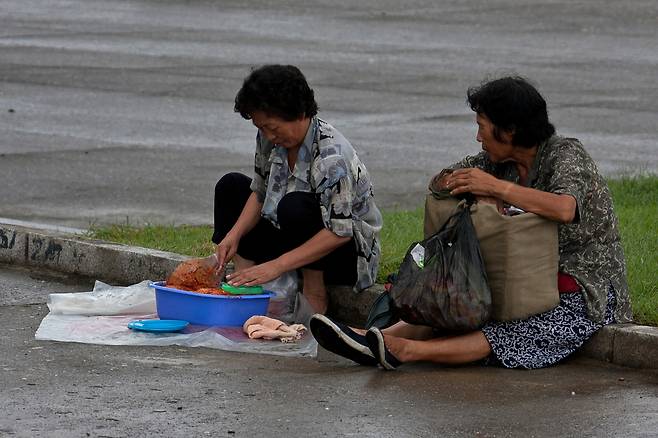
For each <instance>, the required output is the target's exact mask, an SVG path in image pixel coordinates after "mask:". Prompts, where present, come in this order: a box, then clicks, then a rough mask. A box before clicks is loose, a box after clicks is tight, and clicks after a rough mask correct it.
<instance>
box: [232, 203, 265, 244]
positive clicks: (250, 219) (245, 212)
mask: <svg viewBox="0 0 658 438" xmlns="http://www.w3.org/2000/svg"><path fill="white" fill-rule="evenodd" d="M262 208H263V203H262V202H260V201H259V200H258V195H257V194H256V192H252V193H251V195H249V199H247V202H246V204H245V206H244V208H243V209H242V213H240V217H238V220H237V221H236V222H235V225H233V228H231V231H229V234H234V235H236V236H237V237H239V238H242V236H244V235H245V234H247V233H248V232H249V231H251V230H252V229H253V228H254V227H255V226H256V224H257V223H258V221H259V220H260V212H261V209H262Z"/></svg>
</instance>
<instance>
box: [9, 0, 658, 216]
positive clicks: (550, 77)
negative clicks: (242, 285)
mask: <svg viewBox="0 0 658 438" xmlns="http://www.w3.org/2000/svg"><path fill="white" fill-rule="evenodd" d="M657 24H658V3H656V2H655V1H653V0H646V1H641V0H636V1H626V2H619V1H613V0H584V1H569V2H545V1H538V0H537V1H531V2H527V1H519V0H505V1H495V2H486V3H483V2H481V1H476V0H466V1H461V0H460V1H456V0H452V1H442V2H435V1H429V0H413V1H406V2H397V1H392V0H385V1H381V0H377V1H374V0H367V1H358V2H357V1H345V0H342V1H341V0H339V1H332V2H326V1H319V0H310V1H305V2H303V3H299V2H293V1H278V0H277V1H270V0H255V1H250V2H247V3H245V2H242V1H204V0H193V1H174V0H158V1H148V0H132V1H123V0H102V1H101V0H51V1H48V2H42V1H36V0H0V199H2V200H3V202H2V203H0V217H11V218H14V219H28V220H35V221H38V222H45V223H54V224H59V225H68V226H75V227H83V228H84V227H87V226H88V225H89V224H90V223H92V224H93V223H108V222H109V223H113V222H120V223H123V222H126V221H129V222H130V223H142V222H144V221H149V222H157V223H167V224H171V223H210V222H211V221H212V216H211V213H210V210H211V206H212V188H213V186H214V183H215V181H216V180H217V179H218V177H219V176H221V175H222V174H223V173H225V172H227V171H229V170H242V171H246V172H249V171H250V168H251V163H252V153H253V142H254V135H255V131H254V128H253V127H252V126H251V125H250V123H248V122H246V121H243V120H242V119H241V118H240V117H239V116H238V115H236V114H234V113H233V110H232V108H233V105H232V101H233V97H234V95H235V92H236V91H237V89H238V88H239V86H240V84H241V81H242V79H243V77H244V76H245V75H246V74H247V73H248V72H249V69H250V68H251V67H252V66H255V65H259V64H262V63H275V62H278V63H293V64H297V65H299V66H300V67H301V68H302V70H303V71H304V72H305V73H306V74H307V76H308V78H309V81H310V82H311V84H312V85H313V86H314V87H315V90H316V93H317V98H318V101H319V103H320V107H321V114H322V116H323V117H324V118H326V119H327V120H329V121H331V122H332V123H333V124H334V125H335V126H337V127H338V128H339V129H340V130H342V131H343V133H344V134H345V135H346V136H347V137H348V138H350V139H351V140H352V141H353V143H354V144H355V145H356V147H357V148H358V150H359V151H360V153H361V155H362V156H363V159H364V161H365V162H366V164H367V166H368V167H369V169H370V171H371V173H372V174H373V175H374V180H375V184H376V189H377V196H378V200H379V204H380V205H382V206H383V207H385V208H393V207H396V206H401V207H411V206H417V205H420V203H421V195H422V193H423V192H424V189H425V186H426V181H427V179H428V177H429V176H431V175H432V174H433V173H434V172H435V171H436V170H437V169H439V168H440V167H442V166H444V165H446V164H448V163H450V162H453V161H455V160H456V159H458V158H459V157H461V156H462V155H464V154H465V153H467V152H476V151H477V150H478V147H479V146H478V145H477V143H476V142H475V140H474V136H475V128H474V124H473V115H472V114H471V112H470V110H468V108H467V107H466V105H465V103H464V96H465V91H466V88H467V87H468V86H470V85H474V84H477V83H479V82H480V81H481V80H482V79H483V78H484V77H485V76H487V75H500V74H505V73H510V72H516V73H519V74H522V75H525V76H528V77H530V78H532V79H533V80H535V81H536V83H537V84H538V86H539V88H540V89H541V91H542V92H543V93H544V94H545V95H546V97H547V99H548V101H549V106H550V113H551V116H552V119H553V121H554V122H555V124H556V125H557V126H558V128H559V131H560V132H562V133H563V134H567V135H571V136H576V137H579V138H580V139H581V140H582V141H583V142H584V144H585V145H586V147H587V148H588V150H589V151H590V152H591V154H592V155H593V156H594V158H595V159H596V160H597V161H598V163H599V164H600V167H601V168H602V169H603V171H605V172H606V174H609V175H610V174H616V173H619V172H628V171H638V170H640V171H641V170H649V171H654V172H656V171H657V169H658V153H656V151H657V149H658V148H657V146H656V141H655V139H656V137H658V124H657V123H656V114H658V87H656V69H657V64H658V25H657Z"/></svg>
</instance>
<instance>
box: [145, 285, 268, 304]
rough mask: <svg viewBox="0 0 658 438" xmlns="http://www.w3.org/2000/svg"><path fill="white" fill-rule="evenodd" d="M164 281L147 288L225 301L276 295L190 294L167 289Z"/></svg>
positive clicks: (170, 288) (185, 291) (189, 292)
mask: <svg viewBox="0 0 658 438" xmlns="http://www.w3.org/2000/svg"><path fill="white" fill-rule="evenodd" d="M164 283H165V282H164V281H152V282H150V283H149V287H152V288H154V289H155V290H163V291H167V292H174V293H178V294H181V295H190V296H193V297H206V298H217V299H220V300H221V299H225V300H252V299H258V298H260V299H263V298H272V297H274V296H276V294H275V293H274V292H272V291H269V290H265V289H263V292H266V293H263V294H258V295H253V294H245V295H212V294H202V293H198V292H191V291H188V290H181V289H175V288H173V287H167V286H164Z"/></svg>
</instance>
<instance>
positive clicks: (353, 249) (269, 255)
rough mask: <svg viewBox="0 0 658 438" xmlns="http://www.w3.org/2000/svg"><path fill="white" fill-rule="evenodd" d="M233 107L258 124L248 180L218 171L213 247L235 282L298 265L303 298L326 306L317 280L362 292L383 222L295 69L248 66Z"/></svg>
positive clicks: (319, 308)
mask: <svg viewBox="0 0 658 438" xmlns="http://www.w3.org/2000/svg"><path fill="white" fill-rule="evenodd" d="M235 111H236V112H239V113H240V115H242V117H243V118H245V119H246V120H251V121H252V123H253V124H254V126H256V127H257V128H258V134H257V135H256V157H255V172H254V176H253V179H251V178H249V177H247V176H245V175H243V174H240V173H229V174H227V175H224V176H223V177H222V178H221V179H220V180H219V182H218V183H217V186H216V187H215V206H214V213H215V230H214V234H213V236H212V241H213V242H214V243H216V244H217V249H216V254H217V259H218V261H219V264H220V267H221V268H224V267H225V265H226V263H227V262H228V261H230V260H233V262H234V264H235V272H234V273H233V274H230V275H228V276H227V281H228V283H229V284H231V285H234V286H243V285H246V286H253V285H259V284H262V283H266V282H268V281H270V280H273V279H275V278H277V277H278V276H280V275H281V274H283V273H284V272H287V271H291V270H295V269H297V268H301V273H302V277H303V293H304V296H305V297H306V299H307V300H308V302H309V304H310V305H311V306H312V307H313V309H314V310H315V311H316V312H318V313H324V312H325V311H326V310H327V304H328V302H327V293H326V288H325V284H349V285H354V288H355V290H361V289H364V288H366V287H368V286H371V285H372V284H373V283H374V281H375V278H376V276H377V268H378V263H379V257H380V245H379V231H380V229H381V226H382V216H381V213H380V212H379V210H378V209H377V206H376V205H375V202H374V199H373V190H372V184H371V182H370V177H369V176H368V171H367V170H366V168H365V166H364V165H363V163H362V162H361V160H359V157H358V156H357V154H356V152H355V151H354V149H353V148H352V145H351V144H350V143H349V141H347V140H346V139H345V137H343V135H342V134H341V133H340V132H338V131H337V130H336V129H335V128H334V127H333V126H331V125H330V124H328V123H327V122H325V121H323V120H321V119H319V118H318V117H317V115H316V114H317V111H318V106H317V103H316V102H315V98H314V94H313V90H312V89H311V88H310V87H309V85H308V83H307V82H306V78H305V77H304V75H303V74H302V72H301V71H299V69H298V68H297V67H294V66H291V65H266V66H263V67H261V68H258V69H256V70H254V71H253V72H252V73H251V74H250V75H249V76H248V77H247V78H246V79H245V81H244V84H243V85H242V88H241V89H240V91H239V92H238V94H237V96H236V98H235Z"/></svg>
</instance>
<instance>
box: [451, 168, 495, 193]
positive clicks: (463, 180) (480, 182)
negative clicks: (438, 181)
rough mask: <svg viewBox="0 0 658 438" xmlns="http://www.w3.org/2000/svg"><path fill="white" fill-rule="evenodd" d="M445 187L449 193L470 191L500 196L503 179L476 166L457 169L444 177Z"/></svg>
mask: <svg viewBox="0 0 658 438" xmlns="http://www.w3.org/2000/svg"><path fill="white" fill-rule="evenodd" d="M445 183H446V188H447V189H449V190H450V194H451V195H453V196H454V195H459V194H460V193H472V194H474V195H477V196H487V197H494V198H500V197H501V196H500V186H501V184H502V183H504V182H503V181H501V180H499V179H498V178H496V177H495V176H493V175H491V174H489V173H487V172H485V171H483V170H480V169H476V168H467V169H457V170H455V171H454V172H452V173H451V174H449V175H446V178H445Z"/></svg>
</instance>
